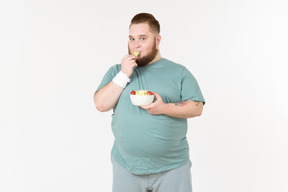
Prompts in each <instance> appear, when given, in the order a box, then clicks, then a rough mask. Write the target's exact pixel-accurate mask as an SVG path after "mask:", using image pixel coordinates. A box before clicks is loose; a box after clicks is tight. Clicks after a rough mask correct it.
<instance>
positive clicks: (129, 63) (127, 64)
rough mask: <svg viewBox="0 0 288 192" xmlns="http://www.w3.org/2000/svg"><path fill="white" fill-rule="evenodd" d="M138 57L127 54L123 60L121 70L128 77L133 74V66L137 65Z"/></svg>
mask: <svg viewBox="0 0 288 192" xmlns="http://www.w3.org/2000/svg"><path fill="white" fill-rule="evenodd" d="M136 58H137V57H135V56H134V55H125V57H123V59H122V60H121V71H122V72H123V73H125V74H126V75H127V76H128V77H130V76H131V75H132V74H133V68H134V67H137V66H138V65H137V63H136Z"/></svg>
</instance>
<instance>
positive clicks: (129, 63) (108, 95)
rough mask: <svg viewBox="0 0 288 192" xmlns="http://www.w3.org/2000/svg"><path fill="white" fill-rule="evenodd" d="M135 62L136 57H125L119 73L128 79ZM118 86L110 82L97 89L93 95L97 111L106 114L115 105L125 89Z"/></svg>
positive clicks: (135, 65) (135, 64)
mask: <svg viewBox="0 0 288 192" xmlns="http://www.w3.org/2000/svg"><path fill="white" fill-rule="evenodd" d="M135 60H136V57H135V56H133V55H126V56H125V57H124V58H123V59H122V60H121V72H122V73H123V74H125V75H126V76H127V77H128V78H129V77H130V76H131V75H132V73H133V67H137V63H136V62H135ZM127 77H126V78H127ZM120 85H121V84H120ZM120 85H117V84H116V83H114V81H113V80H112V81H111V82H109V83H108V84H107V85H105V86H104V87H102V88H101V89H99V90H98V91H97V92H96V93H94V102H95V106H96V109H98V111H100V112H106V111H109V110H110V109H112V108H113V107H114V106H115V105H116V103H117V101H118V99H119V97H120V95H121V93H122V91H123V90H124V87H125V86H124V87H121V86H120Z"/></svg>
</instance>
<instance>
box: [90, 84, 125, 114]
mask: <svg viewBox="0 0 288 192" xmlns="http://www.w3.org/2000/svg"><path fill="white" fill-rule="evenodd" d="M123 90H124V88H122V87H120V86H119V85H116V84H115V83H114V82H113V81H111V82H110V83H108V84H107V85H105V86H104V87H102V88H101V89H100V90H98V91H97V92H96V93H95V94H94V102H95V106H96V108H97V109H98V111H101V112H106V111H109V110H110V109H112V108H113V107H114V106H115V105H116V103H117V101H118V99H119V97H120V95H121V93H122V91H123Z"/></svg>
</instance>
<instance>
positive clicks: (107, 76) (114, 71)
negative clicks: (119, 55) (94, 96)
mask: <svg viewBox="0 0 288 192" xmlns="http://www.w3.org/2000/svg"><path fill="white" fill-rule="evenodd" d="M118 68H119V67H118V66H117V65H114V66H112V67H110V68H109V70H108V71H107V72H106V74H105V75H104V77H103V79H102V81H101V83H100V85H99V86H98V88H97V89H96V91H95V92H97V91H99V89H101V88H102V87H104V86H105V85H107V84H108V83H110V82H111V81H112V80H113V78H114V77H115V76H116V75H117V73H119V70H118Z"/></svg>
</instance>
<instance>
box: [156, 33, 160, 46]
mask: <svg viewBox="0 0 288 192" xmlns="http://www.w3.org/2000/svg"><path fill="white" fill-rule="evenodd" d="M160 41H161V35H158V36H157V37H156V43H157V47H158V46H159V45H160Z"/></svg>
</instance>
